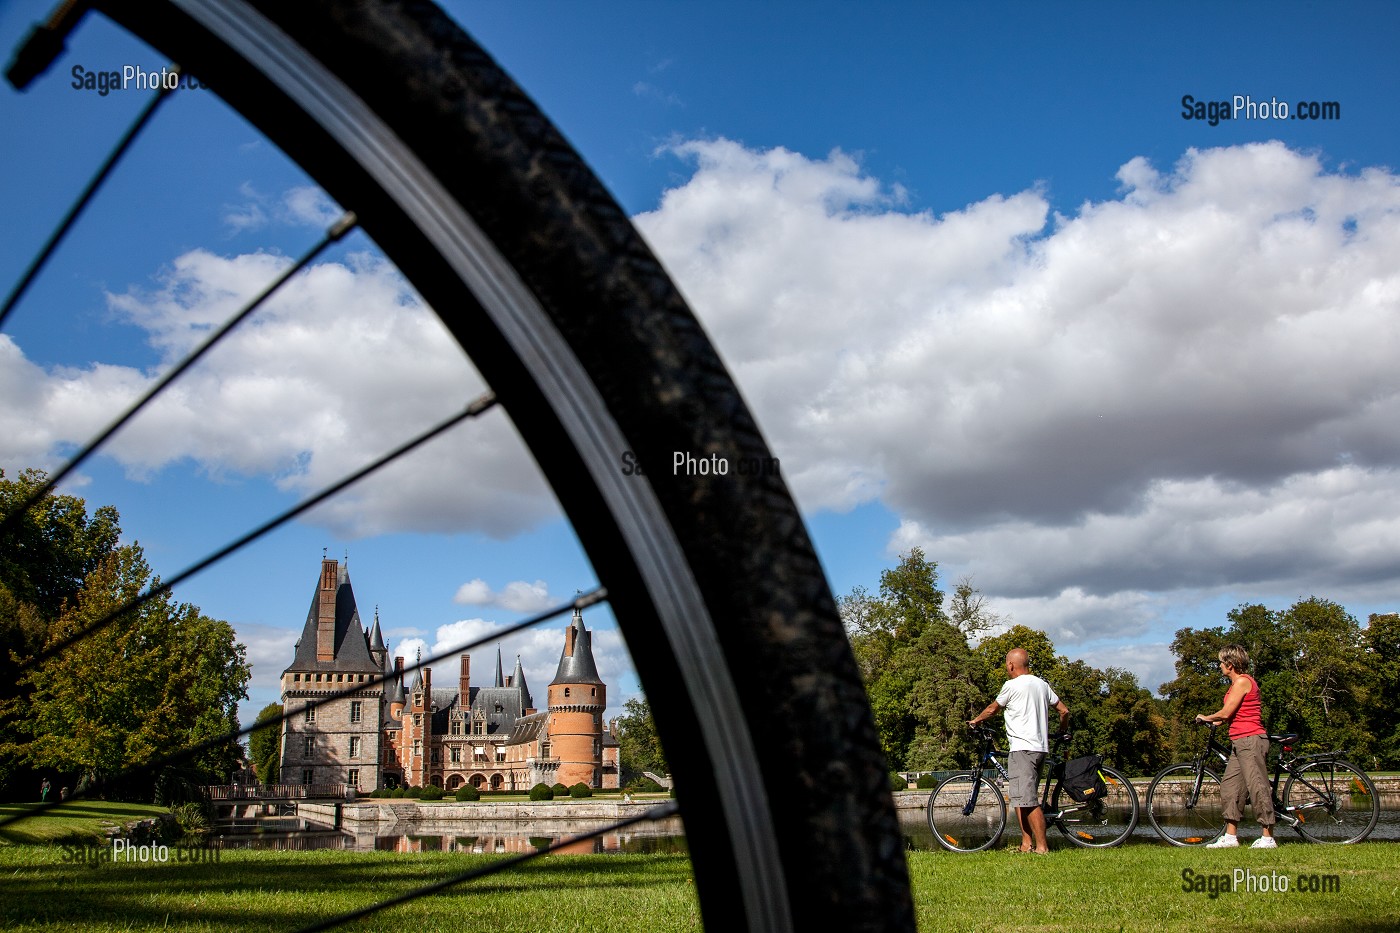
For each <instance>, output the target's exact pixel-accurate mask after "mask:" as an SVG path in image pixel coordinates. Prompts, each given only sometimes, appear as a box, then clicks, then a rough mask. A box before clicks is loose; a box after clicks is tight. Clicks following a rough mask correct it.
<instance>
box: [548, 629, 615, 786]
mask: <svg viewBox="0 0 1400 933" xmlns="http://www.w3.org/2000/svg"><path fill="white" fill-rule="evenodd" d="M607 705H608V699H607V687H605V686H604V685H603V681H602V679H601V678H599V677H598V667H597V665H596V664H595V663H594V662H593V633H592V632H590V631H588V629H586V628H584V625H583V613H581V612H579V610H577V609H575V610H574V617H573V619H572V620H571V621H570V622H569V627H568V629H567V630H566V631H565V633H564V652H563V654H561V655H560V656H559V669H558V670H557V671H556V672H555V674H554V680H552V681H550V684H549V742H550V756H551V757H553V758H557V759H558V760H559V771H558V777H557V778H556V780H558V781H559V782H560V783H562V784H567V785H569V786H570V787H572V786H573V785H574V784H578V783H580V782H581V783H584V784H587V785H588V786H589V787H600V786H602V772H601V768H600V766H599V765H600V762H601V760H602V742H603V710H604V709H606V708H607Z"/></svg>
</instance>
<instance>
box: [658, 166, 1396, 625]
mask: <svg viewBox="0 0 1400 933" xmlns="http://www.w3.org/2000/svg"><path fill="white" fill-rule="evenodd" d="M673 151H674V152H675V153H676V154H677V155H679V156H681V157H683V158H686V159H689V160H693V161H694V163H695V166H696V168H695V171H694V174H693V176H692V177H691V178H690V179H689V180H688V181H687V182H685V183H684V184H683V185H681V186H679V187H677V188H676V189H674V190H672V191H669V192H667V193H666V195H665V197H664V198H663V199H662V201H661V203H660V205H659V206H658V208H657V209H656V210H655V211H653V212H651V213H648V214H644V215H642V216H641V217H639V218H638V223H639V226H640V227H641V229H642V230H643V232H644V234H645V235H646V237H647V238H648V240H649V241H650V242H651V244H652V245H653V247H654V248H655V249H656V251H657V253H658V254H659V255H660V256H661V257H662V259H663V261H665V262H666V264H667V265H668V267H669V268H670V270H671V271H672V273H673V274H674V276H675V277H676V279H677V280H678V282H679V284H680V285H681V287H682V289H683V290H684V291H685V292H686V294H687V296H688V297H689V299H690V300H691V302H692V304H693V305H694V307H695V308H696V310H697V313H698V314H699V316H700V317H701V319H702V320H703V321H704V322H705V324H706V327H707V329H708V330H709V331H710V333H711V334H712V335H713V338H714V340H715V342H716V344H717V346H718V347H719V349H720V351H721V352H722V354H723V355H724V356H725V358H726V359H727V361H728V362H729V364H730V365H731V366H732V368H733V370H734V371H735V373H736V377H737V380H738V382H739V383H740V385H741V386H743V388H744V391H745V395H746V397H747V398H748V399H749V401H750V403H751V405H752V406H753V407H754V409H755V411H756V414H757V416H758V418H759V422H760V424H761V425H762V427H763V429H764V431H765V433H766V434H767V436H768V438H769V441H770V443H771V444H772V446H773V448H774V451H775V453H776V454H777V455H778V456H779V457H780V458H781V461H782V465H783V472H784V475H785V476H786V477H787V479H788V480H789V482H790V483H791V484H792V485H793V487H794V489H795V491H796V494H797V496H798V498H799V501H800V502H801V503H802V505H803V506H804V507H805V508H806V509H809V510H811V509H822V508H828V509H837V510H840V509H846V508H849V507H851V506H854V505H856V504H859V503H861V502H864V501H869V500H872V499H875V498H879V499H881V500H883V502H884V503H885V504H886V505H887V506H889V507H890V508H892V509H893V510H894V511H895V512H896V513H897V514H898V515H899V516H900V517H901V519H902V520H903V521H904V522H905V523H906V524H905V527H904V528H903V529H902V530H901V532H900V533H899V534H898V535H896V536H895V538H894V539H893V540H892V541H891V547H892V549H893V548H903V547H905V546H906V545H908V544H910V543H919V544H922V545H923V546H925V548H926V549H927V551H928V553H929V555H930V556H931V557H933V558H935V559H937V560H939V561H941V562H944V563H952V564H956V565H957V566H958V567H959V569H960V570H963V569H965V570H967V571H968V572H972V573H974V574H975V575H976V577H977V579H978V581H979V583H981V584H982V585H984V586H985V587H986V588H987V590H988V592H989V594H992V595H1002V596H1006V597H1008V598H1016V599H1031V598H1035V599H1041V600H1045V599H1060V598H1061V596H1060V594H1063V593H1067V592H1082V593H1083V594H1086V598H1093V599H1100V598H1113V599H1117V598H1120V597H1119V596H1117V595H1115V594H1128V596H1127V597H1124V598H1128V599H1129V601H1131V600H1132V599H1134V598H1136V597H1133V596H1132V595H1131V594H1142V593H1158V592H1166V591H1172V590H1175V589H1178V588H1193V587H1197V588H1201V587H1204V588H1209V587H1212V586H1217V585H1226V584H1233V583H1253V582H1264V581H1269V582H1275V583H1276V582H1279V581H1284V580H1292V579H1297V578H1299V576H1300V575H1306V576H1307V578H1308V579H1309V580H1312V581H1316V583H1315V585H1317V586H1324V587H1325V586H1327V585H1329V584H1335V585H1338V586H1343V585H1350V584H1352V583H1359V582H1362V581H1376V580H1378V579H1385V580H1388V581H1390V582H1391V583H1392V585H1393V584H1394V582H1396V580H1397V576H1400V575H1397V573H1396V568H1395V565H1394V562H1393V559H1392V560H1389V562H1387V555H1393V554H1394V545H1395V543H1396V538H1397V535H1400V531H1397V528H1400V522H1397V519H1400V504H1397V503H1400V495H1397V493H1400V367H1396V366H1395V363H1394V361H1395V360H1396V359H1397V358H1400V327H1397V326H1396V321H1397V319H1400V267H1397V266H1396V265H1395V262H1394V257H1395V255H1397V252H1400V179H1397V177H1396V176H1395V175H1392V174H1391V173H1389V172H1388V171H1386V170H1383V169H1367V170H1364V171H1360V172H1356V173H1348V174H1343V173H1337V172H1331V171H1328V170H1326V169H1325V168H1324V167H1323V166H1322V164H1321V162H1320V161H1319V159H1318V157H1316V156H1312V155H1307V154H1302V153H1298V152H1294V151H1291V150H1289V149H1288V148H1287V147H1285V146H1283V145H1282V144H1279V143H1267V144H1259V145H1248V146H1239V147H1234V148H1225V149H1214V150H1206V151H1196V150H1190V151H1188V152H1187V153H1186V154H1185V155H1184V156H1183V157H1182V159H1181V160H1180V162H1179V163H1178V164H1177V165H1176V166H1175V167H1174V168H1173V169H1172V170H1171V171H1170V172H1165V173H1164V172H1159V171H1157V170H1156V169H1154V168H1153V167H1152V166H1151V165H1150V164H1148V163H1147V162H1146V160H1143V159H1140V158H1139V159H1133V160H1131V161H1130V162H1128V163H1127V164H1126V165H1125V166H1124V167H1123V169H1122V170H1121V171H1120V173H1119V176H1118V177H1119V181H1120V182H1121V183H1122V185H1123V190H1122V194H1121V196H1120V197H1118V198H1116V199H1113V200H1110V201H1106V202H1103V203H1091V204H1085V205H1083V206H1082V207H1081V208H1080V209H1079V210H1078V212H1076V213H1075V214H1074V215H1072V216H1059V215H1052V212H1051V211H1050V206H1049V203H1048V201H1047V199H1046V196H1045V194H1044V192H1042V191H1040V190H1035V189H1032V190H1027V191H1023V192H1019V193H1015V194H1011V195H1009V196H1002V195H993V196H991V197H988V198H986V199H985V200H983V201H980V202H978V203H976V204H971V205H968V206H967V207H965V208H963V209H962V210H958V211H953V212H949V213H946V214H942V215H934V214H932V213H927V212H925V213H917V214H915V213H908V212H905V211H903V210H901V209H900V205H899V198H898V193H897V192H893V191H890V190H889V189H887V188H886V187H884V186H882V185H881V184H880V183H879V181H878V180H877V179H874V178H871V177H869V176H868V175H865V174H864V173H863V172H862V171H861V168H860V166H859V164H858V163H857V162H856V161H855V160H853V159H852V158H850V157H849V156H846V155H844V154H842V153H839V152H837V153H833V154H832V155H830V156H829V157H827V158H826V159H820V160H818V159H809V158H806V157H804V156H801V155H798V154H795V153H792V152H788V151H785V150H781V149H775V150H769V151H765V152H757V151H753V150H749V149H746V148H744V147H742V146H740V145H738V144H736V143H733V142H729V141H726V140H713V141H704V142H689V143H684V144H681V145H678V146H676V147H674V150H673ZM1001 607H1002V603H1001V601H997V603H996V608H998V609H1000V608H1001ZM1076 611H1077V612H1080V613H1083V617H1082V620H1081V622H1080V623H1078V624H1079V625H1080V627H1082V628H1083V629H1084V630H1085V632H1084V634H1085V635H1086V636H1087V635H1089V634H1091V633H1092V631H1093V630H1094V629H1095V627H1096V626H1097V625H1099V623H1097V622H1095V621H1094V620H1095V618H1096V616H1095V612H1094V610H1093V607H1091V606H1088V605H1081V606H1079V607H1078V608H1077V610H1076ZM1021 612H1022V613H1023V616H1024V610H1021ZM1024 621H1027V623H1028V624H1031V623H1030V620H1029V619H1024ZM1105 624H1106V623H1105Z"/></svg>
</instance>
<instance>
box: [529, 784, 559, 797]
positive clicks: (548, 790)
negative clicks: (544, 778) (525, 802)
mask: <svg viewBox="0 0 1400 933" xmlns="http://www.w3.org/2000/svg"><path fill="white" fill-rule="evenodd" d="M530 799H531V800H553V799H554V788H552V787H550V786H549V785H548V784H544V783H540V784H536V785H535V786H534V787H532V788H530Z"/></svg>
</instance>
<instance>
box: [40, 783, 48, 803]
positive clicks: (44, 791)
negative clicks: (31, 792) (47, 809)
mask: <svg viewBox="0 0 1400 933" xmlns="http://www.w3.org/2000/svg"><path fill="white" fill-rule="evenodd" d="M48 799H49V779H48V778H44V780H43V781H42V782H41V783H40V784H39V802H40V803H47V802H48Z"/></svg>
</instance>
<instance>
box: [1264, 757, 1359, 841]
mask: <svg viewBox="0 0 1400 933" xmlns="http://www.w3.org/2000/svg"><path fill="white" fill-rule="evenodd" d="M1283 809H1284V812H1286V813H1288V814H1289V815H1290V816H1294V817H1297V819H1298V825H1297V826H1296V827H1294V828H1295V829H1297V830H1298V832H1299V834H1301V835H1302V837H1303V838H1304V839H1306V840H1308V841H1309V842H1329V843H1335V844H1339V845H1346V844H1348V843H1352V842H1361V841H1362V840H1363V839H1365V838H1366V837H1367V836H1369V835H1371V831H1372V830H1373V829H1375V828H1376V821H1377V820H1378V819H1380V815H1381V801H1380V797H1379V795H1377V794H1376V786H1375V785H1374V784H1372V783H1371V779H1370V778H1369V777H1367V776H1366V772H1364V771H1362V770H1361V769H1360V768H1358V767H1356V765H1353V764H1351V763H1350V762H1347V761H1326V760H1323V761H1312V762H1309V763H1308V764H1306V765H1304V766H1303V767H1301V768H1299V769H1298V770H1297V771H1296V772H1294V773H1293V774H1290V775H1289V776H1288V784H1287V785H1285V786H1284V788H1283Z"/></svg>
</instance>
